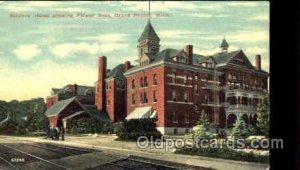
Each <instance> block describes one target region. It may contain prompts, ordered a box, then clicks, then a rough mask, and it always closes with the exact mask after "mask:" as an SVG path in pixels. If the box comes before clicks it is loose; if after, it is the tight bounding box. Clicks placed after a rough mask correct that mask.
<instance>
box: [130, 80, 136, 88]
mask: <svg viewBox="0 0 300 170" xmlns="http://www.w3.org/2000/svg"><path fill="white" fill-rule="evenodd" d="M131 86H132V89H134V88H135V80H134V79H133V80H132V81H131Z"/></svg>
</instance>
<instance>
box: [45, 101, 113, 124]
mask: <svg viewBox="0 0 300 170" xmlns="http://www.w3.org/2000/svg"><path fill="white" fill-rule="evenodd" d="M72 102H77V103H78V104H79V105H80V106H81V110H79V111H77V112H76V113H73V114H71V115H69V116H68V117H65V118H64V119H69V118H72V117H75V116H77V115H79V114H82V113H84V112H85V113H87V114H89V115H90V116H92V117H94V118H95V119H97V120H99V121H104V122H108V121H110V119H109V117H108V114H107V113H106V112H100V111H98V109H97V107H96V106H95V105H83V104H81V103H80V101H78V100H77V99H76V97H72V98H69V99H66V100H61V101H59V102H56V103H54V105H53V106H51V107H50V108H48V109H47V110H46V112H45V114H46V116H47V117H52V116H57V115H58V114H59V113H60V112H61V111H63V110H64V109H65V108H66V107H68V106H69V105H70V104H71V103H72Z"/></svg>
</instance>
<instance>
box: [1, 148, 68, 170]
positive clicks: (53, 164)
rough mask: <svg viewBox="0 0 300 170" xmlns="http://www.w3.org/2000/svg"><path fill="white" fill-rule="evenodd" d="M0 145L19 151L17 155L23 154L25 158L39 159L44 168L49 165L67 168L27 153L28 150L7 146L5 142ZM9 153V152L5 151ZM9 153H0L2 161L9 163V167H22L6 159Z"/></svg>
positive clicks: (60, 168) (60, 169)
mask: <svg viewBox="0 0 300 170" xmlns="http://www.w3.org/2000/svg"><path fill="white" fill-rule="evenodd" d="M0 146H2V147H5V148H7V149H8V150H13V151H14V152H15V153H16V152H18V153H19V155H20V156H19V155H18V156H19V157H23V156H24V155H25V156H26V157H27V158H29V157H30V158H32V159H33V160H38V161H40V162H41V163H42V164H43V165H45V167H47V168H46V169H49V165H50V167H52V168H55V169H56V170H63V169H68V168H67V167H64V166H62V165H59V164H56V163H53V162H51V161H49V160H46V159H44V158H41V157H38V156H36V155H33V154H31V153H28V152H25V151H22V150H19V149H17V148H14V147H11V146H8V145H5V144H0ZM7 153H9V152H7ZM10 156H11V155H1V158H0V159H1V160H3V161H4V162H6V163H7V165H9V167H11V168H13V169H18V170H19V169H22V166H21V164H19V165H17V164H16V163H12V161H11V160H7V159H9V158H10Z"/></svg>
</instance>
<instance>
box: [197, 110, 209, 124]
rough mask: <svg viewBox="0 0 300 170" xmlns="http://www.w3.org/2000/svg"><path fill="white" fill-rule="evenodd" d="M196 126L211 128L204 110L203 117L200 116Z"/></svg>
mask: <svg viewBox="0 0 300 170" xmlns="http://www.w3.org/2000/svg"><path fill="white" fill-rule="evenodd" d="M196 125H202V126H203V127H204V128H209V120H208V118H207V115H206V114H205V111H204V109H203V110H202V111H201V115H200V116H199V120H198V121H197V122H196Z"/></svg>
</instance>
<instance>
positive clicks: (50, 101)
mask: <svg viewBox="0 0 300 170" xmlns="http://www.w3.org/2000/svg"><path fill="white" fill-rule="evenodd" d="M94 103H95V88H94V87H89V86H81V85H77V84H69V85H66V86H64V87H63V88H61V89H57V88H53V89H52V90H51V95H50V96H48V97H47V98H46V106H47V110H46V113H45V114H46V116H47V117H48V120H49V125H50V126H51V127H55V126H56V125H57V124H58V121H63V122H64V127H65V128H66V130H69V129H68V121H69V120H71V119H73V120H74V119H76V120H78V119H94V120H96V121H98V122H110V119H109V117H108V115H107V113H106V112H99V110H98V109H97V107H96V106H95V105H94Z"/></svg>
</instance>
